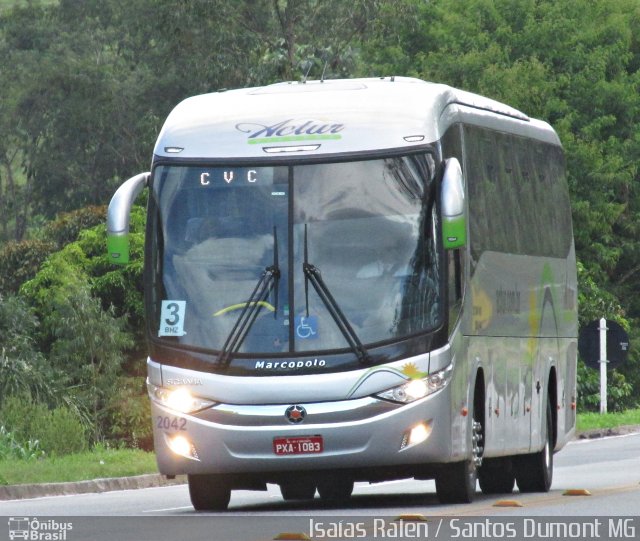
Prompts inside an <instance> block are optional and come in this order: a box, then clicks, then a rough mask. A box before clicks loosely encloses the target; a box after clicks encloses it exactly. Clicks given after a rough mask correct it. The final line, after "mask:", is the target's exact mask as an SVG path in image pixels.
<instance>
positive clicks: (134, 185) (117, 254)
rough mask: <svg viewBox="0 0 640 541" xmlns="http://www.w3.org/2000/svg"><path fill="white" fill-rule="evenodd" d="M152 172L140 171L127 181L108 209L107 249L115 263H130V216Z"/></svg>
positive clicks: (114, 195)
mask: <svg viewBox="0 0 640 541" xmlns="http://www.w3.org/2000/svg"><path fill="white" fill-rule="evenodd" d="M150 177H151V174H150V173H148V172H147V173H140V174H138V175H136V176H135V177H131V178H130V179H129V180H127V181H125V182H124V183H123V184H122V185H121V186H120V187H119V188H118V190H117V191H116V193H115V194H113V197H112V198H111V202H110V203H109V209H108V211H107V251H108V253H109V259H110V260H111V261H112V262H113V263H119V264H125V263H129V218H130V214H131V207H132V206H133V203H134V201H135V200H136V198H137V197H138V195H140V192H142V190H143V188H145V187H146V186H148V185H149V178H150Z"/></svg>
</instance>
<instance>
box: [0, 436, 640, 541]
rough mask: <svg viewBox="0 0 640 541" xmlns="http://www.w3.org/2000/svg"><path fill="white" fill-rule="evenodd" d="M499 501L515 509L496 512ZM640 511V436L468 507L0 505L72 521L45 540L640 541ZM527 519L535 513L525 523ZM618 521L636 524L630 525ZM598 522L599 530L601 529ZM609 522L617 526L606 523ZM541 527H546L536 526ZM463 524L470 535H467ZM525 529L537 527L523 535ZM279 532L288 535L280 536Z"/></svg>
mask: <svg viewBox="0 0 640 541" xmlns="http://www.w3.org/2000/svg"><path fill="white" fill-rule="evenodd" d="M575 489H582V490H587V491H588V492H589V493H590V495H589V496H587V495H582V496H579V495H578V496H569V495H565V493H566V492H567V491H568V490H575ZM497 503H500V504H501V505H505V504H509V505H510V506H507V507H503V506H500V507H498V506H496V504H497ZM402 515H421V516H423V517H425V518H427V519H428V521H422V522H424V524H422V527H423V528H431V529H430V531H429V532H427V531H424V530H420V531H418V532H417V534H419V535H417V536H416V535H412V534H411V532H408V531H407V530H398V528H399V526H398V524H400V523H399V522H398V521H397V520H396V519H397V518H398V517H400V516H402ZM638 515H640V434H631V435H626V436H617V437H612V438H603V439H598V440H578V441H575V442H572V443H571V444H569V445H568V446H567V447H566V448H565V449H564V450H563V451H561V452H560V453H558V454H557V455H556V456H555V472H554V482H553V486H552V490H551V491H550V492H549V493H547V494H519V493H518V492H517V491H516V492H514V493H513V494H512V495H509V496H504V497H496V496H484V495H482V494H481V493H479V492H478V495H477V498H476V501H475V502H474V503H473V504H469V505H440V504H439V503H438V500H437V497H436V494H435V486H434V483H433V482H432V481H412V480H407V481H394V482H387V483H380V484H375V485H368V484H366V483H358V484H356V488H355V490H354V495H353V497H352V499H351V501H350V502H349V504H348V506H342V507H339V508H336V507H328V506H327V505H326V504H323V502H321V501H320V500H319V499H318V497H316V499H315V500H313V501H310V502H293V503H292V502H285V501H284V500H283V499H282V497H281V496H280V491H279V488H278V487H277V486H271V485H270V486H269V490H268V491H267V492H250V491H235V492H233V493H232V498H231V503H230V506H229V510H228V511H227V512H226V513H196V512H195V511H194V510H193V508H192V507H191V505H190V502H189V496H188V490H187V487H186V486H185V485H179V486H172V487H163V488H150V489H143V490H129V491H119V492H106V493H100V494H83V495H77V496H61V497H45V498H37V499H31V500H14V501H5V502H0V516H6V517H13V518H16V517H23V518H33V517H35V518H36V520H37V521H38V522H37V523H33V524H32V525H33V526H34V527H37V528H40V527H41V524H45V523H47V521H49V524H48V526H50V527H51V528H50V530H49V531H56V530H55V528H58V530H57V531H58V532H62V531H63V529H62V527H63V526H64V524H65V523H67V522H69V523H70V524H71V525H72V529H70V530H68V531H66V532H64V535H65V536H66V537H64V538H62V537H58V538H55V537H54V538H51V537H50V538H49V539H54V540H55V539H61V541H67V540H68V541H72V540H74V539H92V540H93V539H95V540H98V539H113V540H121V539H122V540H128V539H131V540H136V541H143V540H144V539H153V540H154V541H159V540H163V539H188V540H190V541H191V540H194V541H195V540H198V539H207V540H213V541H223V540H224V541H234V540H235V539H238V540H243V541H251V540H271V539H275V538H276V537H278V535H280V536H281V538H284V539H287V535H288V538H289V539H304V536H306V537H311V538H312V539H330V538H335V539H357V538H363V539H380V538H394V539H400V538H402V539H412V538H416V537H419V538H422V539H424V538H425V537H430V538H434V537H438V538H443V539H445V538H467V537H473V538H474V539H481V538H487V539H498V538H513V537H514V536H512V535H509V534H510V533H514V534H516V535H515V537H517V538H522V537H530V538H534V539H535V538H536V537H531V536H529V535H528V534H543V535H541V536H540V537H539V538H541V539H542V538H549V537H547V536H546V535H544V534H545V533H552V534H556V535H555V536H554V537H553V538H557V537H558V535H557V534H558V532H556V531H551V532H549V531H546V530H544V528H543V530H536V529H535V528H537V527H542V526H541V524H542V525H543V526H544V527H546V526H545V525H546V524H547V523H548V522H549V521H550V520H556V519H554V518H553V517H558V518H557V520H558V521H562V520H570V521H571V520H572V521H574V522H579V523H580V524H573V525H572V528H574V529H573V530H571V531H568V532H567V531H565V532H564V533H566V534H569V535H568V536H569V537H571V538H579V539H596V538H597V539H607V538H611V539H614V538H616V539H618V538H631V539H637V538H640V518H638ZM65 517H66V518H65ZM523 517H530V518H529V519H526V520H530V522H529V523H527V524H524V526H523V522H522V521H523V520H525V519H524V518H523ZM531 517H544V518H540V519H535V520H534V519H533V518H531ZM567 517H572V518H569V519H567ZM613 517H635V519H634V520H633V521H625V520H624V519H620V518H613ZM600 518H601V519H602V520H601V522H602V524H599V523H598V521H599V520H600ZM442 520H444V522H442ZM610 520H613V521H614V522H612V523H611V524H609V522H608V521H610ZM52 521H53V522H52ZM376 521H378V522H376ZM380 521H386V522H384V524H383V523H382V522H380ZM456 521H457V522H456ZM460 521H463V522H460ZM465 521H470V523H469V524H467V522H465ZM483 521H484V522H483ZM496 521H497V522H496ZM505 521H506V522H505ZM537 521H541V522H540V524H538V522H537ZM3 522H4V521H3ZM471 523H475V524H478V523H480V525H479V526H473V524H471ZM583 523H586V525H585V524H583ZM7 524H8V523H7ZM12 524H13V526H12V525H7V526H4V525H3V524H2V523H1V522H0V541H1V540H2V539H3V538H5V539H6V538H8V535H7V537H4V536H3V529H4V530H5V531H6V532H7V534H8V532H9V529H11V528H12V527H15V524H16V523H15V522H14V523H12ZM340 524H341V526H339V525H340ZM387 524H388V525H389V526H388V527H387ZM402 524H405V523H402ZM407 524H408V523H407ZM443 524H444V529H439V531H438V532H437V533H438V535H437V536H436V528H437V526H438V525H440V526H442V525H443ZM452 524H453V525H454V526H453V529H452ZM456 524H457V526H455V525H456ZM505 524H506V526H505ZM45 525H46V524H45ZM527 525H528V526H527ZM376 527H378V528H377V529H376ZM413 527H418V526H416V525H415V524H414V526H413ZM467 527H468V528H471V529H469V530H466V529H465V528H467ZM472 527H473V528H476V529H475V530H474V529H472ZM522 527H530V528H532V529H531V530H530V531H524V535H523V531H522V530H521V528H522ZM37 528H36V529H37ZM345 528H347V529H345ZM349 528H350V529H349ZM477 528H480V530H478V529H477ZM483 528H484V529H483ZM496 528H497V530H496ZM511 528H513V530H512V529H511ZM583 528H586V529H584V530H583ZM608 528H611V529H608ZM40 533H42V532H40ZM572 533H573V534H576V535H571V534H572ZM282 534H287V535H285V536H284V537H282ZM293 534H295V535H293ZM358 534H362V535H358ZM466 534H469V535H466ZM489 534H498V535H489ZM500 534H502V535H500ZM582 534H583V535H582ZM611 534H613V536H612V535H611ZM303 535H304V536H303ZM402 535H404V537H402ZM487 535H489V536H488V537H487ZM296 536H298V537H296ZM399 536H400V537H399ZM447 536H448V537H447ZM40 539H44V537H42V536H41V537H40Z"/></svg>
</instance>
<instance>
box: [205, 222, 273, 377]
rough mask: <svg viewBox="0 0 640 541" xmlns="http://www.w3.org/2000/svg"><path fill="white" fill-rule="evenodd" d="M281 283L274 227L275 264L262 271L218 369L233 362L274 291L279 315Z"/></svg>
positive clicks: (225, 344) (230, 335)
mask: <svg viewBox="0 0 640 541" xmlns="http://www.w3.org/2000/svg"><path fill="white" fill-rule="evenodd" d="M279 281H280V267H279V265H278V234H277V231H276V228H275V226H274V227H273V264H272V265H269V266H268V267H266V268H265V269H264V271H262V274H261V275H260V279H259V280H258V283H257V284H256V287H255V288H254V289H253V292H252V293H251V295H250V296H249V299H247V302H245V303H244V308H243V309H242V312H240V316H239V317H238V319H237V320H236V322H235V323H234V325H233V328H232V329H231V332H230V333H229V335H228V336H227V339H226V340H225V342H224V345H223V346H222V349H221V350H220V354H219V355H218V358H217V360H216V362H215V365H216V366H217V367H221V368H227V367H228V366H229V363H230V362H231V357H232V356H233V355H234V354H235V353H237V352H238V350H239V349H240V348H241V347H242V344H243V342H244V340H245V338H246V337H247V334H249V331H250V330H251V327H252V326H253V323H254V322H255V320H256V319H257V317H258V314H259V313H260V310H261V309H262V307H263V306H264V301H265V300H266V298H267V297H268V296H269V293H270V292H271V290H272V289H273V290H274V292H275V300H274V308H275V310H274V313H273V316H274V317H277V315H278V283H279Z"/></svg>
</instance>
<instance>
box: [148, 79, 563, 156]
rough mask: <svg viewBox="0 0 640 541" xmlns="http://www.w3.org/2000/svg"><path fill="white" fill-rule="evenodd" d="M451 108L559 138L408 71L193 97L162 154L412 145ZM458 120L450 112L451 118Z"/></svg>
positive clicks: (166, 133)
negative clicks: (397, 75)
mask: <svg viewBox="0 0 640 541" xmlns="http://www.w3.org/2000/svg"><path fill="white" fill-rule="evenodd" d="M448 106H453V109H455V108H456V106H458V107H462V108H464V109H466V110H473V111H479V112H481V113H482V115H484V116H485V117H486V116H489V117H491V118H492V119H494V123H495V119H502V120H504V122H505V124H506V125H510V124H514V123H515V124H518V125H520V130H519V131H522V129H523V128H525V129H526V132H527V134H528V135H530V136H532V137H537V138H541V139H547V140H550V141H552V142H557V136H555V132H553V130H552V129H551V127H550V126H548V125H547V124H546V123H544V122H540V121H535V120H533V119H530V118H529V117H527V116H526V115H525V114H524V113H522V112H520V111H518V110H516V109H514V108H512V107H509V106H507V105H505V104H502V103H500V102H497V101H494V100H490V99H488V98H485V97H482V96H479V95H476V94H472V93H470V92H465V91H461V90H457V89H454V88H452V87H449V86H446V85H442V84H435V83H428V82H425V81H421V80H419V79H413V78H407V77H384V78H370V79H343V80H324V81H308V82H285V83H278V84H274V85H269V86H264V87H254V88H244V89H238V90H228V91H220V92H215V93H211V94H203V95H200V96H194V97H192V98H188V99H186V100H184V101H183V102H181V103H180V104H178V105H177V106H176V108H175V109H174V110H173V111H172V112H171V114H170V115H169V117H168V118H167V120H166V122H165V124H164V126H163V128H162V131H161V133H160V135H159V137H158V141H157V143H156V147H155V150H154V153H155V155H156V156H157V157H175V158H192V159H197V158H203V159H212V158H220V159H234V158H253V159H265V158H268V157H270V156H271V157H274V156H280V157H282V156H283V155H288V156H290V157H293V156H305V157H309V156H315V155H327V154H344V153H352V152H371V151H375V150H386V149H398V148H411V147H416V146H421V145H424V144H426V143H431V142H434V141H437V140H439V139H440V137H441V136H442V135H443V133H442V131H443V130H444V129H446V127H447V126H448V124H447V125H442V123H441V117H442V115H443V112H444V111H445V109H446V108H447V107H448ZM448 118H449V119H450V118H451V117H450V115H449V117H448Z"/></svg>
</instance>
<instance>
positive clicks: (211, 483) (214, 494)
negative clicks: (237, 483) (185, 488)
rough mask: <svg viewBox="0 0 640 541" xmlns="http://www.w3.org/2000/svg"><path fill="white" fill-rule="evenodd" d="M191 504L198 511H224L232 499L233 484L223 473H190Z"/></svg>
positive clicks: (188, 477)
mask: <svg viewBox="0 0 640 541" xmlns="http://www.w3.org/2000/svg"><path fill="white" fill-rule="evenodd" d="M187 480H188V482H189V496H190V497H191V505H193V508H194V509H195V510H196V511H224V510H225V509H226V508H227V507H228V505H229V500H230V499H231V484H230V483H229V480H228V479H227V478H226V477H225V476H222V475H216V474H208V475H188V476H187Z"/></svg>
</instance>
